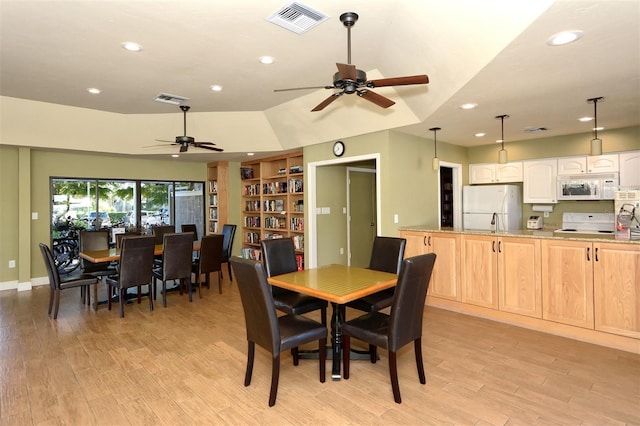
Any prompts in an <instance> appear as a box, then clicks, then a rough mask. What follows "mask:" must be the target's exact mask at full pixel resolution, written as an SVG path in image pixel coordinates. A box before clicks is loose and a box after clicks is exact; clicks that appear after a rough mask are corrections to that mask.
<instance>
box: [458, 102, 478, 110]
mask: <svg viewBox="0 0 640 426" xmlns="http://www.w3.org/2000/svg"><path fill="white" fill-rule="evenodd" d="M477 106H478V104H472V103H468V104H462V105H460V108H462V109H474V108H475V107H477Z"/></svg>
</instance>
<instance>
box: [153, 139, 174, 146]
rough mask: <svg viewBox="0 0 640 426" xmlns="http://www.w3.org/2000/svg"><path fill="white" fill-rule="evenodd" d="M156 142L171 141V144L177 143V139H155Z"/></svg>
mask: <svg viewBox="0 0 640 426" xmlns="http://www.w3.org/2000/svg"><path fill="white" fill-rule="evenodd" d="M154 140H155V141H156V142H166V143H170V144H174V145H175V143H176V141H168V140H165V139H154Z"/></svg>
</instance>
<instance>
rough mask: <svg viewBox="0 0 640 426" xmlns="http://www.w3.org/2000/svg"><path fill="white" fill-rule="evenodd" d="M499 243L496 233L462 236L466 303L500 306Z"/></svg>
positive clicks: (464, 300)
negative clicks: (494, 234)
mask: <svg viewBox="0 0 640 426" xmlns="http://www.w3.org/2000/svg"><path fill="white" fill-rule="evenodd" d="M497 243H498V241H497V238H496V237H492V236H484V235H463V236H462V248H461V256H462V259H464V261H462V262H461V269H462V302H464V303H470V304H472V305H477V306H484V307H486V308H492V309H498V262H497V254H498V252H497Z"/></svg>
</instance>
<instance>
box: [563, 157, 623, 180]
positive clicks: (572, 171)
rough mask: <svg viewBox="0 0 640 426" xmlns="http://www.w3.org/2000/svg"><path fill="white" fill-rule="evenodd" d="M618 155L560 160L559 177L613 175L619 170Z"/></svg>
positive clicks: (564, 158)
mask: <svg viewBox="0 0 640 426" xmlns="http://www.w3.org/2000/svg"><path fill="white" fill-rule="evenodd" d="M619 169H620V168H619V162H618V154H605V155H594V156H591V155H582V156H579V157H561V158H558V174H559V175H579V174H583V173H611V172H617V171H618V170H619Z"/></svg>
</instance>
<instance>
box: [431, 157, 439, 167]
mask: <svg viewBox="0 0 640 426" xmlns="http://www.w3.org/2000/svg"><path fill="white" fill-rule="evenodd" d="M431 167H433V170H439V169H440V159H439V158H438V157H433V159H432V160H431Z"/></svg>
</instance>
